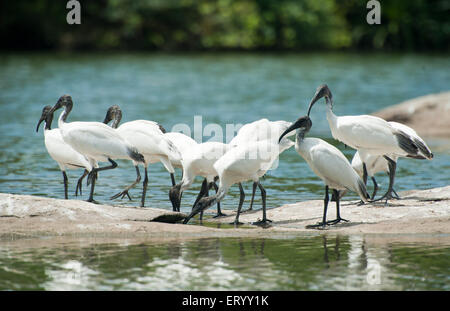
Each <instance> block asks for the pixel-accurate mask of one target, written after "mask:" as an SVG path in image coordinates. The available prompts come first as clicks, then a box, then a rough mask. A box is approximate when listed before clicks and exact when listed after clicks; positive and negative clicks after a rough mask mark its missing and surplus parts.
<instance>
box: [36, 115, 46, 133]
mask: <svg viewBox="0 0 450 311" xmlns="http://www.w3.org/2000/svg"><path fill="white" fill-rule="evenodd" d="M44 120H45V116H41V118H40V119H39V122H38V124H37V127H36V132H39V126H40V125H41V123H42V121H44Z"/></svg>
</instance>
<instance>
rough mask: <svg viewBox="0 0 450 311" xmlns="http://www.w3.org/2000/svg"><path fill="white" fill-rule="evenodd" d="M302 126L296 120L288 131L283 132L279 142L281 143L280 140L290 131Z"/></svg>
mask: <svg viewBox="0 0 450 311" xmlns="http://www.w3.org/2000/svg"><path fill="white" fill-rule="evenodd" d="M299 127H300V125H299V124H298V122H294V123H292V125H291V126H289V127H288V128H287V129H286V131H284V132H283V134H281V136H280V138H279V139H278V143H280V141H281V140H282V139H283V137H284V136H286V135H287V134H288V133H290V132H292V131H293V130H296V129H298V128H299Z"/></svg>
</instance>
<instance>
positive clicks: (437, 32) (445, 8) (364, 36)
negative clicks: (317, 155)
mask: <svg viewBox="0 0 450 311" xmlns="http://www.w3.org/2000/svg"><path fill="white" fill-rule="evenodd" d="M79 2H80V3H81V25H68V24H67V22H66V15H67V13H68V12H69V10H68V9H66V3H67V1H65V0H33V1H30V0H14V1H12V0H11V1H2V2H1V3H0V48H1V49H3V50H27V49H35V50H38V49H63V50H125V49H128V50H164V51H178V50H195V51H201V50H295V51H297V50H319V49H325V50H339V49H358V50H361V49H363V50H372V49H376V50H411V51H420V50H440V51H448V50H449V42H450V40H449V39H450V19H449V16H450V15H449V13H450V1H448V0H380V3H381V24H380V25H369V24H367V22H366V15H367V13H368V12H369V9H367V8H366V5H367V1H365V0H345V1H343V0H323V1H317V0H99V1H90V0H89V1H88V0H79Z"/></svg>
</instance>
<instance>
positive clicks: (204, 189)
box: [192, 178, 208, 210]
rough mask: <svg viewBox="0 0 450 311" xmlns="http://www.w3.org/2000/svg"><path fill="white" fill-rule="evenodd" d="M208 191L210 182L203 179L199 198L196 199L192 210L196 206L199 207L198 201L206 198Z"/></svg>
mask: <svg viewBox="0 0 450 311" xmlns="http://www.w3.org/2000/svg"><path fill="white" fill-rule="evenodd" d="M207 191H208V181H207V180H206V178H205V179H203V182H202V187H201V188H200V192H199V193H198V195H197V198H196V199H195V202H194V205H192V210H193V209H194V206H195V205H197V203H198V201H200V199H201V198H203V197H204V196H205V194H206V193H207Z"/></svg>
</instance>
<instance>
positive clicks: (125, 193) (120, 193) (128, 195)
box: [109, 190, 132, 201]
mask: <svg viewBox="0 0 450 311" xmlns="http://www.w3.org/2000/svg"><path fill="white" fill-rule="evenodd" d="M120 196H122V197H121V199H123V198H124V197H125V196H127V197H128V199H129V200H130V201H132V200H131V196H130V194H129V193H128V190H124V191H122V192H119V193H117V194H115V195H113V196H112V197H110V198H109V199H110V200H114V199H117V198H118V197H120Z"/></svg>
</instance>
